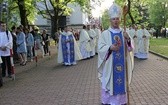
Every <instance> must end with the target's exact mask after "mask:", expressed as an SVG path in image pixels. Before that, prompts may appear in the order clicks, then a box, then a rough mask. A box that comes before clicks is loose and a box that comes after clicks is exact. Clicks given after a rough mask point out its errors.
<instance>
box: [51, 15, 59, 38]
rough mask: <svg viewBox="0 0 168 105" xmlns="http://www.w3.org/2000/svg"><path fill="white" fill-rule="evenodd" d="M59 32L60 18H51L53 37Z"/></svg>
mask: <svg viewBox="0 0 168 105" xmlns="http://www.w3.org/2000/svg"><path fill="white" fill-rule="evenodd" d="M57 31H58V18H57V17H56V16H53V17H52V18H51V36H54V34H55V32H57Z"/></svg>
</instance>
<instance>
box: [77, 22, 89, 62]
mask: <svg viewBox="0 0 168 105" xmlns="http://www.w3.org/2000/svg"><path fill="white" fill-rule="evenodd" d="M90 40H91V39H90V37H89V35H88V33H87V32H86V26H85V25H84V26H83V29H82V30H81V31H80V35H79V43H80V52H81V54H82V57H83V59H87V58H90V52H91V47H90Z"/></svg>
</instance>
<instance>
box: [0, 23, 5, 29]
mask: <svg viewBox="0 0 168 105" xmlns="http://www.w3.org/2000/svg"><path fill="white" fill-rule="evenodd" d="M1 31H6V24H5V23H1Z"/></svg>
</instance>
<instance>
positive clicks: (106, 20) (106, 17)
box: [102, 10, 110, 29]
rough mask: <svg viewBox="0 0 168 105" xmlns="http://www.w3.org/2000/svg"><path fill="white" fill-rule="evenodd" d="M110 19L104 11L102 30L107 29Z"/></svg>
mask: <svg viewBox="0 0 168 105" xmlns="http://www.w3.org/2000/svg"><path fill="white" fill-rule="evenodd" d="M109 20H110V17H109V14H108V10H105V11H104V12H103V14H102V26H103V28H104V29H107V28H108V27H109V25H110V23H109Z"/></svg>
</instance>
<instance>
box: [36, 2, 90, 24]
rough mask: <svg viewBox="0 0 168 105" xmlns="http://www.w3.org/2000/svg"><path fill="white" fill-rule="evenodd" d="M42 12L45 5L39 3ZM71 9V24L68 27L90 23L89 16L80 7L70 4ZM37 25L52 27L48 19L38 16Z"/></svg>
mask: <svg viewBox="0 0 168 105" xmlns="http://www.w3.org/2000/svg"><path fill="white" fill-rule="evenodd" d="M38 5H39V6H40V9H41V10H44V8H45V7H44V5H42V4H40V3H38ZM68 6H69V7H71V8H72V14H71V15H70V16H68V18H69V19H68V20H69V22H68V23H67V25H78V24H87V23H88V15H87V13H83V12H82V11H81V8H80V6H79V5H75V4H68ZM35 25H50V24H49V23H48V21H47V19H45V18H43V17H42V16H40V15H37V17H36V21H35Z"/></svg>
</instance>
